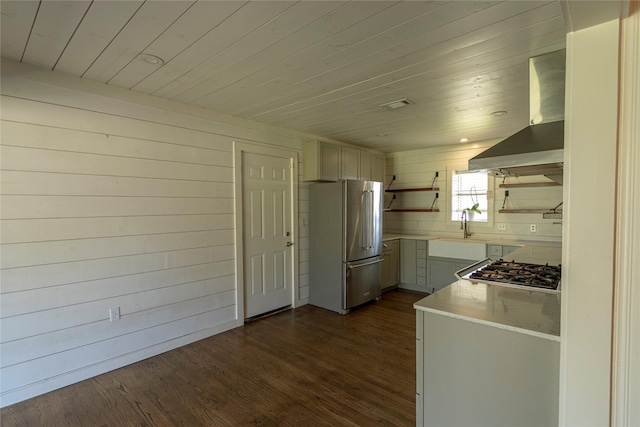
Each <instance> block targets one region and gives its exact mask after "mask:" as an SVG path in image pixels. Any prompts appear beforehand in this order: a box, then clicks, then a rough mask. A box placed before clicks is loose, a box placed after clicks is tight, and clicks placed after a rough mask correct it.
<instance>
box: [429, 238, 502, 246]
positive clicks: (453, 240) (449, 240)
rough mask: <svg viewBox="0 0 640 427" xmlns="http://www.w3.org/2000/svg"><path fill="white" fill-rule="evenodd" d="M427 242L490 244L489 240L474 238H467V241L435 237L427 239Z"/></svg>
mask: <svg viewBox="0 0 640 427" xmlns="http://www.w3.org/2000/svg"><path fill="white" fill-rule="evenodd" d="M429 240H430V241H431V240H440V241H442V242H463V243H483V244H487V243H490V242H491V240H489V239H476V238H473V237H471V238H468V239H464V238H462V237H435V238H429Z"/></svg>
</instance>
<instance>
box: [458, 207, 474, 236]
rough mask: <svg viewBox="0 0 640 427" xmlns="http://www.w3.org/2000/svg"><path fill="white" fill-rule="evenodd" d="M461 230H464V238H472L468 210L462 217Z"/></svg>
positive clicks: (463, 212)
mask: <svg viewBox="0 0 640 427" xmlns="http://www.w3.org/2000/svg"><path fill="white" fill-rule="evenodd" d="M460 230H464V232H463V236H464V238H465V239H468V238H469V237H470V236H471V233H470V232H469V226H468V221H467V211H466V210H464V211H462V215H461V216H460Z"/></svg>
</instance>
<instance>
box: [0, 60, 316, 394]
mask: <svg viewBox="0 0 640 427" xmlns="http://www.w3.org/2000/svg"><path fill="white" fill-rule="evenodd" d="M2 65H3V68H2V71H3V76H2V99H1V101H2V123H1V124H2V130H1V132H2V133H1V136H2V145H1V146H0V150H1V151H0V155H1V167H2V171H1V174H2V175H1V179H2V182H1V197H2V200H1V203H2V205H1V211H0V212H1V236H2V240H1V242H2V245H1V250H2V252H1V255H2V263H1V267H2V269H1V270H0V280H1V282H0V284H1V300H0V309H1V313H0V316H1V319H0V320H1V327H0V328H1V342H0V352H1V354H2V357H1V359H0V364H1V365H0V384H2V389H1V394H0V404H1V405H2V406H6V405H9V404H11V403H14V402H17V401H20V400H23V399H26V398H28V397H32V396H35V395H38V394H41V393H44V392H46V391H49V390H53V389H56V388H59V387H62V386H65V385H68V384H71V383H73V382H76V381H79V380H82V379H85V378H89V377H91V376H94V375H97V374H99V373H102V372H106V371H108V370H111V369H114V368H117V367H120V366H123V365H126V364H129V363H132V362H134V361H137V360H141V359H144V358H146V357H149V356H151V355H153V354H157V353H160V352H163V351H166V350H169V349H172V348H175V347H178V346H180V345H184V344H186V343H188V342H191V341H195V340H197V339H201V338H204V337H206V336H210V335H213V334H216V333H219V332H222V331H225V330H228V329H230V328H233V327H235V326H237V325H238V320H237V319H236V283H235V280H236V277H235V262H236V260H235V255H234V254H235V245H234V233H235V231H234V199H233V197H234V183H233V140H234V139H236V138H241V139H243V140H249V141H252V142H259V143H267V144H270V145H279V146H281V147H286V148H288V149H293V150H296V151H300V148H301V147H302V141H301V140H300V138H299V137H296V136H295V135H293V134H292V133H291V132H288V131H285V130H281V131H279V130H277V129H275V128H272V127H266V126H263V125H258V124H252V123H251V122H247V121H242V123H243V125H238V124H237V122H234V121H233V120H228V122H223V121H216V120H212V119H208V118H206V117H204V114H201V113H198V112H196V113H193V111H194V110H196V109H189V108H187V107H183V108H182V109H181V108H180V106H179V105H177V104H175V103H171V102H167V103H165V102H164V101H161V100H156V99H154V98H152V97H150V96H146V95H140V96H138V95H136V96H138V98H136V99H138V100H140V101H141V102H130V101H128V97H131V95H129V94H124V93H123V92H124V91H123V92H118V91H117V90H116V92H115V95H114V96H105V95H104V94H106V93H108V91H110V90H113V89H109V88H107V87H106V86H104V85H92V84H88V83H86V82H80V81H79V80H78V81H77V83H76V80H75V79H72V78H67V77H60V75H59V74H57V73H49V72H48V71H47V70H35V69H34V68H31V67H27V66H23V65H21V64H17V63H11V62H10V61H5V60H3V64H2ZM48 73H49V74H48ZM51 83H55V84H51ZM98 86H100V87H98ZM87 88H91V90H87ZM198 114H200V116H198ZM300 157H301V156H300ZM298 173H299V174H300V175H301V173H300V169H299V172H298ZM300 199H301V200H300V203H299V211H300V217H301V218H304V219H308V215H307V214H308V190H307V189H306V185H305V184H301V189H300ZM305 225H306V223H305ZM300 235H301V236H302V238H301V241H300V245H299V250H300V256H299V259H300V265H299V272H300V277H299V280H298V282H299V283H300V284H301V286H300V289H299V290H298V292H297V295H299V299H298V301H296V304H297V305H301V304H304V303H306V299H307V298H308V249H307V248H308V241H306V240H308V238H307V239H306V240H305V237H304V236H305V227H301V230H300ZM111 307H119V308H120V310H121V316H122V319H121V320H119V321H114V322H110V321H109V308H111Z"/></svg>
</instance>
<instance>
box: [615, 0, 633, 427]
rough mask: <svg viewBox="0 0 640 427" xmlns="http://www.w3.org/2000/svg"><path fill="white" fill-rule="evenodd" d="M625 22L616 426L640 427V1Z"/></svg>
mask: <svg viewBox="0 0 640 427" xmlns="http://www.w3.org/2000/svg"><path fill="white" fill-rule="evenodd" d="M632 7H634V8H635V10H633V11H630V16H629V17H627V18H625V19H623V20H622V23H621V32H620V34H621V40H622V41H621V44H620V126H619V141H618V174H617V175H618V195H617V198H618V200H617V215H616V243H617V244H616V264H615V287H614V313H615V314H614V319H613V321H614V329H613V333H614V335H613V369H612V390H611V393H612V404H611V425H612V426H638V425H640V405H639V404H638V402H640V265H639V264H638V260H639V259H640V144H639V142H640V124H639V123H638V117H640V3H638V2H635V3H632Z"/></svg>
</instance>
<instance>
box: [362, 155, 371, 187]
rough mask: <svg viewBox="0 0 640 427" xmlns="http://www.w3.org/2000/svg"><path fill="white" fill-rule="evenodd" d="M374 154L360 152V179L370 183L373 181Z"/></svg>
mask: <svg viewBox="0 0 640 427" xmlns="http://www.w3.org/2000/svg"><path fill="white" fill-rule="evenodd" d="M372 168H373V154H371V153H367V152H366V151H361V152H360V179H362V180H366V181H370V180H372V179H373V174H372V172H373V170H372Z"/></svg>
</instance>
